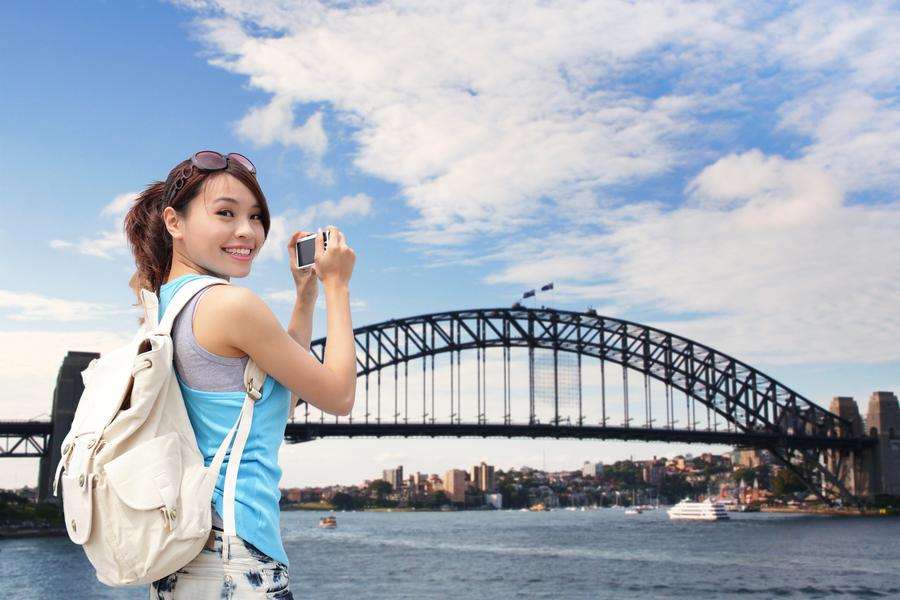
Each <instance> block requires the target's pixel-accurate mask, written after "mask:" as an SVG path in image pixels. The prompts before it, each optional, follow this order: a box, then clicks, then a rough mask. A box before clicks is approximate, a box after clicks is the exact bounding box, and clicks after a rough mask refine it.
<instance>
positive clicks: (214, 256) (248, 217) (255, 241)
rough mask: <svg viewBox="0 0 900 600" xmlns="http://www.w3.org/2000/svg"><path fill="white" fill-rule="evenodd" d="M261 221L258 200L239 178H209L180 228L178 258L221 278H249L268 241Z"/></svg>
mask: <svg viewBox="0 0 900 600" xmlns="http://www.w3.org/2000/svg"><path fill="white" fill-rule="evenodd" d="M261 219H262V210H261V208H260V206H259V204H258V203H257V201H256V197H255V196H254V195H253V192H251V191H250V189H249V188H248V187H247V186H245V185H244V184H243V183H241V181H240V180H239V179H237V178H236V177H234V176H232V175H229V174H227V173H223V174H221V175H216V176H213V177H209V178H208V179H206V181H204V182H203V187H202V188H201V190H200V193H199V194H198V195H197V196H196V197H195V198H194V199H193V200H191V201H190V203H189V205H188V210H187V218H186V219H185V220H184V221H183V222H182V224H181V226H180V227H179V232H180V233H181V236H180V240H176V242H175V245H176V259H179V260H181V261H182V262H184V263H185V264H186V265H187V266H190V267H193V268H195V269H197V270H199V271H201V272H208V273H210V274H212V275H215V276H217V277H221V278H222V279H229V280H230V278H231V277H246V276H247V275H249V274H250V266H251V263H252V262H253V259H254V258H256V255H257V254H259V250H260V248H261V247H262V245H263V242H264V241H265V230H264V228H263V224H262V220H261ZM173 237H175V236H174V234H173ZM179 241H180V243H179ZM178 254H183V256H177V255H178Z"/></svg>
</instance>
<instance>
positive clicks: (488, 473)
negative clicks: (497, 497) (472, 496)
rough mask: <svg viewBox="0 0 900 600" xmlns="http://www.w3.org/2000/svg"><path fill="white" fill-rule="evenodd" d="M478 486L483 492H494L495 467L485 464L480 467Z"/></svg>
mask: <svg viewBox="0 0 900 600" xmlns="http://www.w3.org/2000/svg"><path fill="white" fill-rule="evenodd" d="M475 481H476V486H477V487H478V489H479V490H481V491H483V492H493V491H494V487H495V479H494V467H493V466H492V465H486V464H484V463H483V462H482V463H481V464H480V465H479V466H478V479H476V480H475Z"/></svg>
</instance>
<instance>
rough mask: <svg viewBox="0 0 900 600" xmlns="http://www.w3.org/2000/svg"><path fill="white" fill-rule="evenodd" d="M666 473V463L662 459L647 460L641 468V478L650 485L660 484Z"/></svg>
mask: <svg viewBox="0 0 900 600" xmlns="http://www.w3.org/2000/svg"><path fill="white" fill-rule="evenodd" d="M665 475H666V463H665V462H664V461H657V460H652V461H647V462H646V464H644V468H643V469H642V476H643V477H642V478H643V480H644V482H645V483H649V484H650V485H661V484H662V481H663V477H665Z"/></svg>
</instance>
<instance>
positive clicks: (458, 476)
mask: <svg viewBox="0 0 900 600" xmlns="http://www.w3.org/2000/svg"><path fill="white" fill-rule="evenodd" d="M444 492H445V493H446V494H447V497H448V498H450V500H451V501H452V502H465V500H466V472H465V471H463V470H461V469H450V470H449V471H447V474H446V476H445V477H444Z"/></svg>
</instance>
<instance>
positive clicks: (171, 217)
mask: <svg viewBox="0 0 900 600" xmlns="http://www.w3.org/2000/svg"><path fill="white" fill-rule="evenodd" d="M162 219H163V223H164V224H165V226H166V230H168V232H169V235H171V236H172V239H181V228H182V225H183V219H182V218H181V216H179V214H178V213H177V212H176V211H175V209H174V208H172V207H171V206H167V207H165V208H164V209H163V213H162Z"/></svg>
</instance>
